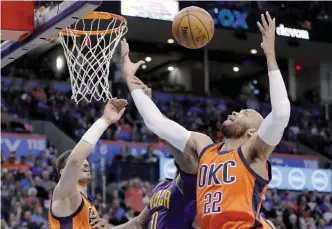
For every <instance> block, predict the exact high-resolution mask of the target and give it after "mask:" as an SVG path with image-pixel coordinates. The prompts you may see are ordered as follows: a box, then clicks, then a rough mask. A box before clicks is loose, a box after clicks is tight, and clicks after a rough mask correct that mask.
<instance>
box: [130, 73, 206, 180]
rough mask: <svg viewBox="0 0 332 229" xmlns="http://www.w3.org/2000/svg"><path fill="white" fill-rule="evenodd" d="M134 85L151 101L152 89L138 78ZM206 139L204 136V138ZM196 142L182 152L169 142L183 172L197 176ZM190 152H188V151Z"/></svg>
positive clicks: (188, 145) (195, 134)
mask: <svg viewBox="0 0 332 229" xmlns="http://www.w3.org/2000/svg"><path fill="white" fill-rule="evenodd" d="M132 83H134V84H135V85H136V86H137V87H139V88H140V89H142V90H143V92H144V94H146V95H147V96H148V97H149V98H150V99H151V97H152V90H151V88H148V86H146V85H145V84H144V83H143V82H142V81H141V80H140V79H138V78H137V77H134V79H133V81H132ZM163 117H164V118H166V119H168V118H167V117H166V116H165V115H163ZM191 134H192V135H193V136H198V134H197V133H191ZM203 137H204V136H203ZM192 139H194V138H193V137H189V140H188V141H191V140H192ZM194 144H195V142H193V143H190V144H187V146H186V147H185V149H184V151H183V152H182V151H180V150H179V149H177V148H175V147H174V146H173V145H172V144H170V143H169V142H167V145H168V149H169V152H170V153H171V154H172V155H173V157H174V158H175V161H176V163H177V164H178V165H179V167H180V168H181V170H182V171H183V172H185V173H187V174H196V173H197V167H198V154H197V153H196V151H195V150H194V149H196V147H195V145H194ZM186 150H187V151H188V152H187V151H186Z"/></svg>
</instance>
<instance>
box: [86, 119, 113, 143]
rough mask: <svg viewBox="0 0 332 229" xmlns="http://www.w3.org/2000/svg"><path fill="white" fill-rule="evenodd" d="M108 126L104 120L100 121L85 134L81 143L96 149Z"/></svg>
mask: <svg viewBox="0 0 332 229" xmlns="http://www.w3.org/2000/svg"><path fill="white" fill-rule="evenodd" d="M108 126H109V125H108V124H107V122H106V121H105V120H104V119H102V118H100V119H98V120H97V121H95V123H93V124H92V126H91V127H90V128H89V129H88V130H87V131H86V132H85V134H84V135H83V136H82V138H81V141H83V142H85V143H87V144H89V145H91V146H92V147H94V146H95V145H96V144H97V142H98V140H99V138H100V137H101V136H102V135H103V133H104V131H105V130H106V129H107V128H108Z"/></svg>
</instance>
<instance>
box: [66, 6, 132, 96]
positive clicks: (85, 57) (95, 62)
mask: <svg viewBox="0 0 332 229" xmlns="http://www.w3.org/2000/svg"><path fill="white" fill-rule="evenodd" d="M127 30H128V29H127V20H126V19H125V18H123V17H121V16H119V15H115V14H111V13H105V12H91V13H89V14H88V15H87V16H85V17H83V18H82V19H79V20H78V21H77V22H76V23H75V24H73V25H71V26H70V27H68V28H65V29H64V30H63V31H61V32H60V33H59V40H60V42H61V44H62V46H63V48H64V53H65V57H66V60H67V64H68V69H69V74H70V82H71V86H72V92H73V95H72V99H74V100H75V102H76V103H79V102H80V101H81V100H82V99H85V100H86V101H87V102H91V100H92V99H93V98H94V99H95V100H97V101H99V100H103V101H104V102H105V101H107V100H108V99H110V98H112V95H111V92H110V85H109V80H108V75H109V71H110V61H111V59H112V56H113V53H114V50H115V47H116V46H117V45H118V43H119V41H120V39H121V38H122V36H123V35H124V34H125V33H126V32H127Z"/></svg>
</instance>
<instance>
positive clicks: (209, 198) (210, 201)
mask: <svg viewBox="0 0 332 229" xmlns="http://www.w3.org/2000/svg"><path fill="white" fill-rule="evenodd" d="M222 198H223V195H222V192H214V193H210V192H208V193H206V194H205V196H204V215H208V214H214V213H220V212H221V206H220V203H221V202H222Z"/></svg>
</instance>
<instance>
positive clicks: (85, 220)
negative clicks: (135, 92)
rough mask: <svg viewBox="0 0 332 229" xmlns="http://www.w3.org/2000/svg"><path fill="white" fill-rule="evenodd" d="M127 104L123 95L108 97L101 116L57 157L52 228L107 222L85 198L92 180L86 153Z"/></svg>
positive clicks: (103, 225)
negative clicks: (76, 142)
mask: <svg viewBox="0 0 332 229" xmlns="http://www.w3.org/2000/svg"><path fill="white" fill-rule="evenodd" d="M127 104H128V103H127V101H126V100H124V99H111V100H110V101H109V102H108V103H107V104H106V105H105V109H104V114H103V116H102V117H101V118H100V119H98V120H97V121H96V122H95V123H94V124H93V125H92V126H91V127H90V128H89V129H88V130H87V132H86V133H85V134H84V135H83V137H82V139H81V141H80V142H79V143H78V144H77V145H76V146H75V148H74V149H73V150H71V151H66V152H64V153H63V154H61V155H60V157H59V158H58V159H57V163H56V168H57V171H58V174H59V176H60V180H59V182H58V184H57V185H56V187H55V189H54V191H53V196H52V201H51V206H50V210H49V213H48V222H49V224H50V228H51V229H64V228H66V229H87V228H106V222H105V221H103V220H101V219H100V218H99V216H98V212H97V211H96V209H95V208H94V206H93V205H92V203H91V202H90V201H89V199H88V198H87V186H88V184H89V182H90V180H91V175H90V167H89V162H88V161H87V157H88V156H89V155H90V153H91V152H92V151H93V148H94V146H95V145H96V143H97V141H98V140H99V138H100V137H101V135H102V134H103V133H104V131H105V130H106V129H107V128H108V126H109V125H111V124H112V123H115V122H117V121H118V120H119V119H120V118H121V116H122V114H123V112H124V111H125V106H126V105H127Z"/></svg>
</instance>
